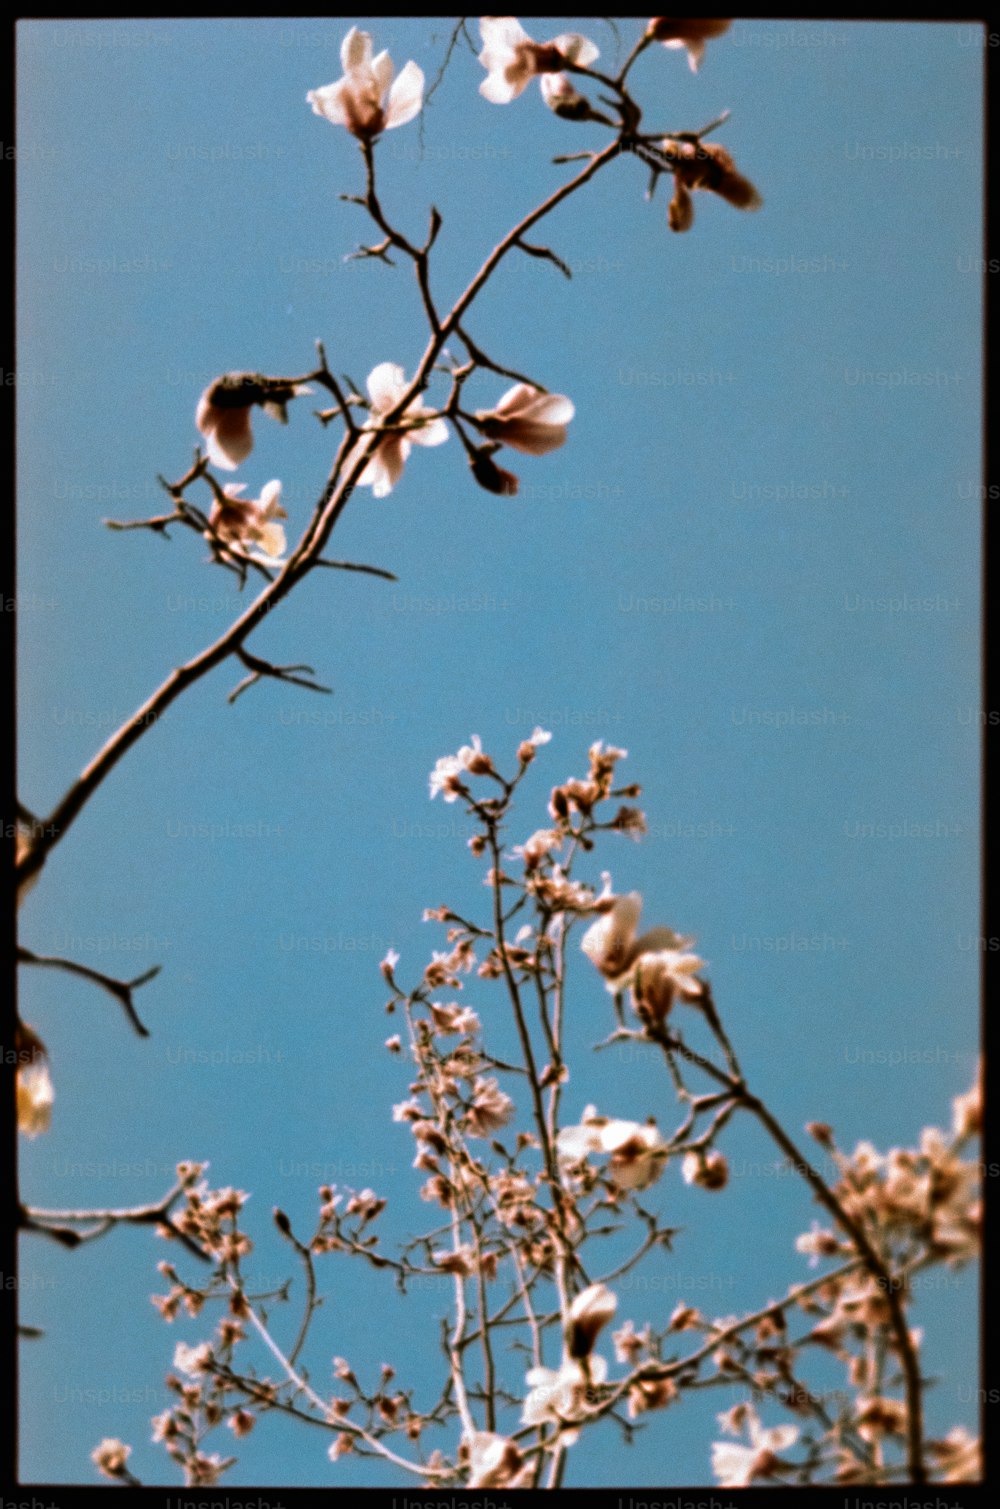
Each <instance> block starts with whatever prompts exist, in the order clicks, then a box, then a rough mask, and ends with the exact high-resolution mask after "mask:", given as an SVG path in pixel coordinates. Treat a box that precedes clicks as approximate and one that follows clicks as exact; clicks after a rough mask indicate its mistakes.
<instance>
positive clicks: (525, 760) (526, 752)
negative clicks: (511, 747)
mask: <svg viewBox="0 0 1000 1509" xmlns="http://www.w3.org/2000/svg"><path fill="white" fill-rule="evenodd" d="M551 742H552V735H551V734H550V733H549V731H548V729H545V728H537V727H536V728H534V729H533V730H532V732H531V735H530V737H529V738H527V739H522V740H521V742H520V744H519V745H518V746H517V758H518V759H519V760H520V762H521V764H522V765H528V764H530V762H531V761H532V760H533V759H534V758H535V755H536V754H537V752H538V750H539V748H540V746H541V745H542V744H551Z"/></svg>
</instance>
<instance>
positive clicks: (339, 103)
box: [306, 79, 347, 126]
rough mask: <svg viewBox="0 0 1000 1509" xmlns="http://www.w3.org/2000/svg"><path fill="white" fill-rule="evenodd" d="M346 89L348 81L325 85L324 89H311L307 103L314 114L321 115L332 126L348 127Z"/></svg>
mask: <svg viewBox="0 0 1000 1509" xmlns="http://www.w3.org/2000/svg"><path fill="white" fill-rule="evenodd" d="M346 89H347V80H346V79H338V80H337V82H336V83H335V84H324V86H323V88H322V89H310V91H309V93H308V94H307V95H306V103H307V104H309V105H312V107H313V112H314V114H316V115H321V116H322V117H323V119H324V120H327V121H329V122H330V124H331V125H334V126H346V125H347V110H346V108H345V104H344V94H345V91H346Z"/></svg>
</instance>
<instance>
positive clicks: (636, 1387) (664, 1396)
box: [628, 1378, 677, 1420]
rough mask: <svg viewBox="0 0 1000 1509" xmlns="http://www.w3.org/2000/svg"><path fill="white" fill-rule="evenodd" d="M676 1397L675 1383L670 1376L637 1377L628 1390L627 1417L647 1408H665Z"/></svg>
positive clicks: (642, 1411)
mask: <svg viewBox="0 0 1000 1509" xmlns="http://www.w3.org/2000/svg"><path fill="white" fill-rule="evenodd" d="M676 1398H677V1385H676V1383H675V1382H674V1380H673V1379H672V1378H638V1379H636V1381H635V1383H633V1385H632V1387H631V1388H630V1389H629V1391H628V1413H629V1419H630V1420H634V1419H635V1418H636V1416H637V1415H644V1414H645V1413H646V1411H647V1410H651V1409H666V1407H667V1405H668V1404H672V1403H673V1401H674V1400H675V1399H676Z"/></svg>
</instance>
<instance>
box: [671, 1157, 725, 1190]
mask: <svg viewBox="0 0 1000 1509" xmlns="http://www.w3.org/2000/svg"><path fill="white" fill-rule="evenodd" d="M681 1173H682V1174H683V1176H684V1183H685V1184H698V1185H700V1186H701V1188H702V1189H725V1187H726V1185H727V1184H728V1182H729V1164H728V1163H727V1162H726V1157H725V1154H724V1153H720V1152H718V1151H717V1150H714V1149H713V1151H712V1152H710V1153H695V1152H691V1153H688V1155H687V1157H686V1158H685V1159H684V1162H683V1163H682V1164H681Z"/></svg>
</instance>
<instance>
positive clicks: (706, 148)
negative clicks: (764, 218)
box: [663, 136, 764, 231]
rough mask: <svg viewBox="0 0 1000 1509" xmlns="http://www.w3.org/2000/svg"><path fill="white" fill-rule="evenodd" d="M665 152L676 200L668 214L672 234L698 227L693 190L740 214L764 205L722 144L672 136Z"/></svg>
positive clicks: (672, 202)
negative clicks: (712, 196)
mask: <svg viewBox="0 0 1000 1509" xmlns="http://www.w3.org/2000/svg"><path fill="white" fill-rule="evenodd" d="M663 151H664V153H665V155H666V156H667V157H668V158H669V159H670V165H671V169H672V171H673V175H674V197H673V198H672V199H671V201H670V205H669V207H668V210H667V223H668V225H669V226H670V229H671V230H672V231H686V230H690V229H691V226H692V225H693V224H694V203H693V201H692V199H691V194H690V192H689V191H690V190H691V189H708V190H709V191H710V192H711V193H713V194H718V195H719V197H720V199H725V200H726V202H727V204H732V205H735V207H736V209H738V210H757V209H760V206H761V205H762V204H763V202H764V201H763V200H762V199H761V197H760V194H759V193H758V192H757V189H756V188H755V187H754V185H753V184H752V183H751V182H750V180H749V178H744V176H743V174H742V173H739V172H737V170H736V165H735V163H734V162H733V159H732V157H731V156H730V154H729V153H728V152H727V151H726V149H725V147H722V146H720V145H719V144H718V142H702V141H676V140H674V139H673V138H672V137H669V136H668V137H666V138H665V139H664V141H663Z"/></svg>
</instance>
